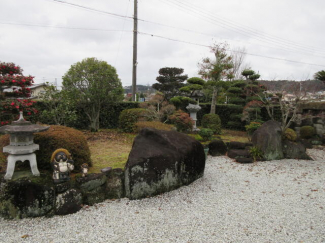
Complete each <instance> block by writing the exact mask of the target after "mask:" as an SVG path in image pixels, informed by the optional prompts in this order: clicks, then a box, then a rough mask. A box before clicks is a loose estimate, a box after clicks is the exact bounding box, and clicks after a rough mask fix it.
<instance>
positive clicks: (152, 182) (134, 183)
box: [125, 128, 205, 199]
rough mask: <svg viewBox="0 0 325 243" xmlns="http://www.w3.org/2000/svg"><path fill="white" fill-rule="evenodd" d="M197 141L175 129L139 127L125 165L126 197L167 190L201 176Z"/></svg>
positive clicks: (202, 156)
mask: <svg viewBox="0 0 325 243" xmlns="http://www.w3.org/2000/svg"><path fill="white" fill-rule="evenodd" d="M204 168H205V154H204V148H203V146H202V144H201V143H199V142H198V141H196V140H195V139H193V138H191V137H189V136H187V135H185V134H182V133H179V132H176V131H160V130H156V129H153V128H145V129H142V131H141V132H140V134H139V135H138V136H137V137H136V138H135V140H134V143H133V147H132V150H131V152H130V155H129V158H128V161H127V163H126V166H125V191H126V196H127V197H128V198H130V199H140V198H144V197H148V196H154V195H157V194H160V193H163V192H168V191H171V190H173V189H176V188H178V187H180V186H182V185H187V184H190V183H191V182H193V181H195V180H196V179H198V178H200V177H202V176H203V173H204Z"/></svg>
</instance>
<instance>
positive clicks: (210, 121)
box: [201, 114, 221, 134]
mask: <svg viewBox="0 0 325 243" xmlns="http://www.w3.org/2000/svg"><path fill="white" fill-rule="evenodd" d="M201 125H202V127H204V128H209V129H211V130H212V131H213V133H214V134H221V120H220V117H219V116H218V115H217V114H205V115H204V116H203V117H202V121H201Z"/></svg>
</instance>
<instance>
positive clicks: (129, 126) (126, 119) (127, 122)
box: [119, 108, 149, 132]
mask: <svg viewBox="0 0 325 243" xmlns="http://www.w3.org/2000/svg"><path fill="white" fill-rule="evenodd" d="M148 113H149V111H148V110H146V109H143V108H133V109H126V110H124V111H122V112H121V114H120V116H119V129H121V131H123V132H136V130H137V129H136V125H135V124H136V123H137V122H138V121H141V120H142V121H146V120H148V117H149V116H148V115H149V114H148Z"/></svg>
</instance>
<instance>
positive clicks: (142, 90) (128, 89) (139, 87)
mask: <svg viewBox="0 0 325 243" xmlns="http://www.w3.org/2000/svg"><path fill="white" fill-rule="evenodd" d="M123 89H124V93H126V94H128V93H132V86H125V87H123ZM148 90H149V93H155V92H156V90H155V89H153V88H152V87H151V85H150V86H147V85H141V84H139V85H137V92H138V93H147V92H148Z"/></svg>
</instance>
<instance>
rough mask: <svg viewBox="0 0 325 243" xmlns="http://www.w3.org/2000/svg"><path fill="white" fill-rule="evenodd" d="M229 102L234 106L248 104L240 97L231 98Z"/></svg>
mask: <svg viewBox="0 0 325 243" xmlns="http://www.w3.org/2000/svg"><path fill="white" fill-rule="evenodd" d="M229 102H230V103H231V104H234V105H243V106H244V105H245V104H246V100H245V99H243V98H240V97H231V98H230V100H229Z"/></svg>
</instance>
